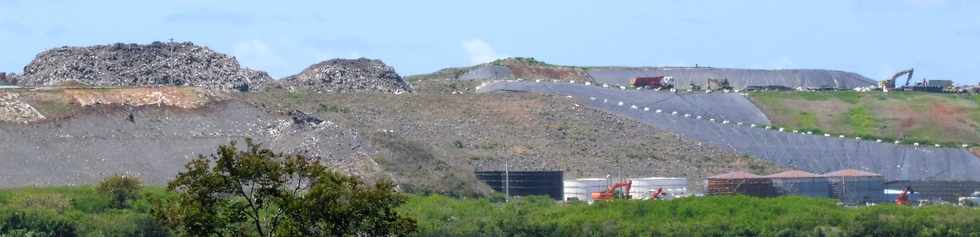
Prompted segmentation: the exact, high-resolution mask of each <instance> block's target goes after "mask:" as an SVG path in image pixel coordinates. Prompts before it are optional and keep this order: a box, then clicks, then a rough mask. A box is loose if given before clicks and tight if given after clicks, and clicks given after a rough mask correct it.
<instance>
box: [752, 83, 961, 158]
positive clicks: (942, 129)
mask: <svg viewBox="0 0 980 237" xmlns="http://www.w3.org/2000/svg"><path fill="white" fill-rule="evenodd" d="M749 95H750V97H751V98H752V101H753V102H754V103H755V104H756V105H757V106H759V107H760V109H762V111H763V112H765V113H766V115H767V116H768V117H769V119H770V120H771V121H772V123H773V125H774V126H777V127H785V128H787V129H799V130H815V131H817V132H827V133H831V134H846V135H848V136H852V137H853V136H861V137H866V138H883V139H885V140H893V139H899V140H902V141H903V142H906V143H912V142H920V143H928V144H933V143H938V144H944V145H948V146H959V145H960V144H978V143H980V95H952V94H935V93H920V92H890V93H882V92H870V93H859V92H850V91H837V92H753V93H750V94H749Z"/></svg>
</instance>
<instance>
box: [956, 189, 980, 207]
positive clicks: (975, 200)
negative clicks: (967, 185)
mask: <svg viewBox="0 0 980 237" xmlns="http://www.w3.org/2000/svg"><path fill="white" fill-rule="evenodd" d="M959 203H960V206H968V207H975V206H980V191H978V192H973V195H972V196H969V197H960V198H959Z"/></svg>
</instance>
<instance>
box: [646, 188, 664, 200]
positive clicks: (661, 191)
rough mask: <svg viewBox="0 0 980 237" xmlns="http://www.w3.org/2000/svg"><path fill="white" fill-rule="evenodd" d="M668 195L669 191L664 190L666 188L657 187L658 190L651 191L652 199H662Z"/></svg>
mask: <svg viewBox="0 0 980 237" xmlns="http://www.w3.org/2000/svg"><path fill="white" fill-rule="evenodd" d="M664 196H667V192H664V188H657V191H652V192H650V200H660V199H661V198H664Z"/></svg>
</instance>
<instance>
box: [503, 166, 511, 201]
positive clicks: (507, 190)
mask: <svg viewBox="0 0 980 237" xmlns="http://www.w3.org/2000/svg"><path fill="white" fill-rule="evenodd" d="M504 195H505V197H506V200H507V201H508V202H510V164H508V161H506V160H505V161H504Z"/></svg>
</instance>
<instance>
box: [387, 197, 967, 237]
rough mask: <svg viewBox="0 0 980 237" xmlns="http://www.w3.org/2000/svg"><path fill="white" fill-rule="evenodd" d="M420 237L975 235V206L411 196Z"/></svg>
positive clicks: (409, 210) (406, 210) (409, 207)
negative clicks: (576, 200)
mask: <svg viewBox="0 0 980 237" xmlns="http://www.w3.org/2000/svg"><path fill="white" fill-rule="evenodd" d="M400 211H401V213H402V214H404V215H406V216H409V217H412V218H414V219H415V220H416V221H418V225H419V233H418V235H419V236H976V234H977V233H980V209H976V208H963V207H955V206H949V205H942V206H939V205H937V206H928V207H920V208H912V207H902V206H895V205H892V204H882V205H879V206H873V207H842V206H839V205H837V204H836V201H835V200H832V199H817V198H804V197H795V196H784V197H778V198H753V197H745V196H713V197H701V198H683V199H676V200H670V201H648V200H628V201H614V202H608V203H595V204H592V205H589V204H585V203H556V202H554V201H552V200H549V199H547V198H537V197H534V198H523V199H518V200H512V201H511V202H507V203H505V202H502V201H499V200H497V201H494V200H489V199H453V198H448V197H442V196H424V197H421V196H420V197H414V198H412V199H410V200H409V202H408V203H406V204H405V205H403V206H402V207H401V208H400Z"/></svg>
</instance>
